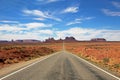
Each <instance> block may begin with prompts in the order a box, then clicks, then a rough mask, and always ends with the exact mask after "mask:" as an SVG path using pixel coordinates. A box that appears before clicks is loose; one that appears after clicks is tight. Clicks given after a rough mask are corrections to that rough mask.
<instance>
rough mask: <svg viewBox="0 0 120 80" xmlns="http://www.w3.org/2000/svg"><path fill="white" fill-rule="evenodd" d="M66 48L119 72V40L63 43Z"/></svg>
mask: <svg viewBox="0 0 120 80" xmlns="http://www.w3.org/2000/svg"><path fill="white" fill-rule="evenodd" d="M65 47H66V50H68V51H70V52H72V53H74V54H76V55H78V56H80V57H82V58H85V59H87V60H89V61H91V62H94V63H96V64H98V65H100V66H102V67H106V68H108V69H109V70H111V71H115V72H117V73H118V74H120V42H74V43H65Z"/></svg>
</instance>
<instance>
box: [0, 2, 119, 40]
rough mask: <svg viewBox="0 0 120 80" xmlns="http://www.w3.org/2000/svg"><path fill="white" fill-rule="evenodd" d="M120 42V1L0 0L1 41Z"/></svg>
mask: <svg viewBox="0 0 120 80" xmlns="http://www.w3.org/2000/svg"><path fill="white" fill-rule="evenodd" d="M66 36H68V37H70V36H73V37H75V38H76V39H77V40H90V39H92V38H105V39H106V40H108V41H120V0H0V40H11V39H14V40H18V39H37V40H42V41H43V40H45V39H47V38H51V37H53V38H55V39H59V38H62V39H64V38H65V37H66Z"/></svg>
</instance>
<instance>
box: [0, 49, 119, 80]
mask: <svg viewBox="0 0 120 80" xmlns="http://www.w3.org/2000/svg"><path fill="white" fill-rule="evenodd" d="M0 79H1V80H120V79H119V78H118V77H116V76H114V75H111V74H109V73H107V72H104V71H102V70H101V69H99V68H97V67H95V66H93V65H91V64H89V63H88V62H86V61H84V60H83V59H81V58H78V57H76V56H75V55H73V54H71V53H68V52H66V51H61V52H58V53H56V54H54V55H52V56H49V57H48V58H46V59H44V60H41V61H39V62H36V63H34V64H32V65H30V66H27V67H26V68H23V69H21V70H18V71H16V72H13V73H11V74H8V75H6V76H4V77H2V78H0Z"/></svg>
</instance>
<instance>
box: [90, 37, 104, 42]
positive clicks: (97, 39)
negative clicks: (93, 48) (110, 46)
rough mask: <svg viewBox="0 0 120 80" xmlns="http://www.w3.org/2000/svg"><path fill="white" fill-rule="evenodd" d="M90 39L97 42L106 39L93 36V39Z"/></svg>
mask: <svg viewBox="0 0 120 80" xmlns="http://www.w3.org/2000/svg"><path fill="white" fill-rule="evenodd" d="M90 41H95V42H96V41H98V42H105V41H106V39H104V38H93V39H91V40H90Z"/></svg>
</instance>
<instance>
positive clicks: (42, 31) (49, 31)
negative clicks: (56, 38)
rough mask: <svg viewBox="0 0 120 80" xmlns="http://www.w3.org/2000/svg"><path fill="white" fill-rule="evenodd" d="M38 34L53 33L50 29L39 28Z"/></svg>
mask: <svg viewBox="0 0 120 80" xmlns="http://www.w3.org/2000/svg"><path fill="white" fill-rule="evenodd" d="M38 32H39V33H40V34H48V35H52V34H53V31H52V30H49V29H47V30H39V31H38Z"/></svg>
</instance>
